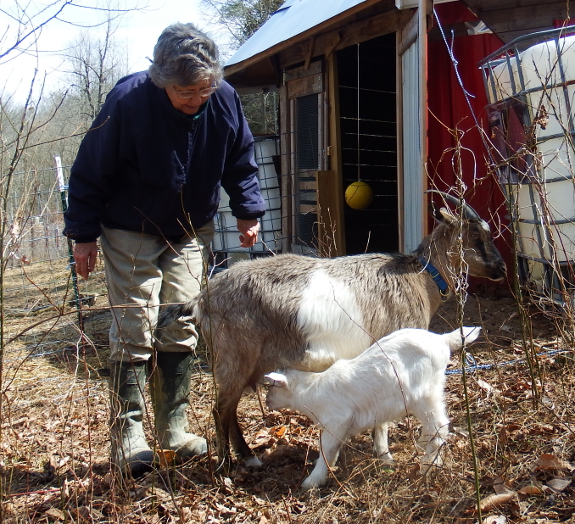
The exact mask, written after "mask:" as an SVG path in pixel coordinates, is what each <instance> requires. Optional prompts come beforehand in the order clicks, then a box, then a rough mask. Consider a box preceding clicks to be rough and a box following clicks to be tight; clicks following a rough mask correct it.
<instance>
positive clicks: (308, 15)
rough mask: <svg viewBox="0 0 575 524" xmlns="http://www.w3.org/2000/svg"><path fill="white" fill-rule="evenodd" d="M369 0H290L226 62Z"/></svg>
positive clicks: (246, 56)
mask: <svg viewBox="0 0 575 524" xmlns="http://www.w3.org/2000/svg"><path fill="white" fill-rule="evenodd" d="M365 1H366V0H287V1H286V2H284V3H283V4H282V6H281V7H280V8H279V9H278V10H277V11H276V12H275V13H274V14H273V15H272V16H271V17H270V18H269V19H268V20H267V22H266V23H265V24H264V25H262V26H261V27H260V28H259V29H258V30H257V31H256V32H255V33H254V34H253V35H252V36H251V37H250V38H249V39H248V40H247V41H246V42H245V43H244V44H243V45H242V46H241V47H240V48H239V49H238V50H237V51H236V52H235V53H234V55H233V56H232V57H231V58H230V59H229V60H228V61H227V62H226V67H229V66H231V65H234V64H238V63H240V62H243V61H244V60H247V59H249V58H251V57H253V56H256V55H258V54H259V53H262V52H263V51H266V50H267V49H271V48H272V47H274V46H275V45H277V44H280V43H281V42H285V41H286V40H289V39H290V38H293V37H294V36H297V35H299V34H301V33H303V32H305V31H307V30H309V29H311V28H313V27H315V26H317V25H319V24H321V23H322V22H325V21H326V20H329V19H330V18H333V17H334V16H337V15H339V14H341V13H343V12H344V11H347V10H348V9H351V8H352V7H355V6H356V5H358V4H362V3H364V2H365Z"/></svg>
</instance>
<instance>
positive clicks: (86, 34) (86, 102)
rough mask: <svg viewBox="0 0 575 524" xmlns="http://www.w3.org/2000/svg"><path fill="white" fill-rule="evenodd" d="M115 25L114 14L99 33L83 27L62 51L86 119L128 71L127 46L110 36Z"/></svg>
mask: <svg viewBox="0 0 575 524" xmlns="http://www.w3.org/2000/svg"><path fill="white" fill-rule="evenodd" d="M117 29H118V19H117V17H115V16H109V17H108V18H107V20H106V22H105V25H104V32H103V34H102V36H100V37H95V36H94V34H93V33H92V32H90V31H83V32H82V33H81V34H80V35H79V36H78V38H77V39H76V40H75V41H74V42H73V43H72V44H71V45H70V46H69V49H68V50H67V51H66V52H65V53H63V57H64V59H65V61H66V63H67V65H68V67H67V68H66V69H67V70H66V74H67V76H68V77H69V78H70V85H71V94H72V95H73V96H74V97H77V98H78V101H79V103H80V114H81V115H82V116H83V117H86V118H87V119H88V121H89V122H91V121H92V120H93V119H94V118H95V117H96V115H97V114H98V113H99V112H100V109H101V107H102V104H103V103H104V100H105V98H106V95H107V94H108V92H109V91H110V89H112V87H113V86H114V85H115V83H116V82H117V81H118V80H119V79H120V78H121V77H122V76H124V75H126V74H127V73H128V53H127V50H126V48H122V47H121V46H120V44H119V43H118V42H117V41H116V40H115V38H114V35H115V33H116V31H117Z"/></svg>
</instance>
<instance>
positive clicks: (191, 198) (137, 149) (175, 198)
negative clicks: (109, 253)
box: [64, 71, 265, 242]
mask: <svg viewBox="0 0 575 524" xmlns="http://www.w3.org/2000/svg"><path fill="white" fill-rule="evenodd" d="M257 171H258V168H257V165H256V164H255V162H254V157H253V137H252V134H251V132H250V130H249V128H248V125H247V122H246V120H245V118H244V115H243V111H242V108H241V105H240V100H239V97H238V95H237V93H236V92H235V90H234V89H233V88H232V87H231V86H230V85H229V84H227V83H226V82H222V85H221V86H220V87H219V88H218V90H217V91H216V92H215V93H214V94H212V95H211V97H210V98H209V99H208V101H207V102H206V103H205V104H204V105H203V106H202V107H201V108H200V110H199V111H198V113H197V114H196V115H185V114H184V113H182V112H180V111H177V110H176V109H174V107H173V106H172V103H171V102H170V99H169V98H168V95H167V94H166V92H165V90H164V89H160V88H158V87H156V86H155V85H154V84H153V82H152V81H151V79H150V77H149V75H148V73H147V72H145V71H144V72H141V73H135V74H133V75H130V76H127V77H125V78H123V79H121V80H120V81H119V82H118V83H117V84H116V86H115V87H114V89H112V91H110V93H109V94H108V96H107V98H106V102H105V103H104V105H103V106H102V110H101V111H100V114H99V115H98V116H97V117H96V119H95V120H94V123H93V124H92V127H91V130H90V131H89V132H88V133H87V134H86V136H85V137H84V139H83V140H82V144H81V145H80V149H79V151H78V155H77V157H76V160H75V162H74V165H73V166H72V170H71V174H70V182H69V190H68V209H67V210H66V212H65V213H64V220H65V223H66V227H65V230H64V234H65V235H67V236H68V237H70V238H72V239H74V240H76V241H78V242H91V241H94V240H96V238H98V237H99V236H100V224H103V225H104V226H106V227H109V228H114V229H126V230H129V231H143V232H146V233H151V234H157V235H163V236H165V237H168V238H179V237H182V236H183V235H184V234H185V232H186V231H188V232H189V231H191V230H192V227H191V226H193V228H200V227H201V226H203V225H204V224H206V223H207V222H208V221H209V220H211V219H212V218H213V216H214V215H215V213H216V211H217V208H218V203H219V191H220V185H222V186H223V187H224V189H225V190H226V192H227V193H228V195H229V196H230V207H231V209H232V214H233V215H234V216H235V217H236V218H241V219H253V218H258V217H261V216H262V215H263V214H264V212H265V203H264V201H263V198H262V195H261V193H260V188H259V183H258V179H257ZM190 224H191V226H190Z"/></svg>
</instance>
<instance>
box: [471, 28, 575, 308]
mask: <svg viewBox="0 0 575 524" xmlns="http://www.w3.org/2000/svg"><path fill="white" fill-rule="evenodd" d="M481 67H482V68H483V72H484V78H485V86H486V91H487V96H488V99H489V101H490V102H491V104H490V106H489V107H488V114H489V122H490V125H491V128H492V140H493V145H494V151H493V154H494V155H495V158H494V160H495V163H496V164H497V166H498V174H499V180H500V182H501V184H502V185H503V187H504V189H505V191H506V194H507V197H508V200H509V203H510V211H511V213H512V217H513V220H514V224H515V226H516V227H515V230H516V244H517V251H518V255H519V260H520V272H521V277H522V280H523V283H524V284H526V285H527V286H529V287H530V288H533V289H534V290H535V291H536V292H537V293H541V294H543V295H545V296H548V297H550V298H552V299H553V300H555V301H558V302H562V303H563V302H565V301H567V300H569V301H571V300H573V291H574V289H575V278H574V277H573V266H572V264H573V261H575V178H574V174H575V170H574V162H575V149H574V146H573V137H574V133H575V126H574V121H573V118H574V115H573V108H575V85H573V83H574V82H575V36H566V35H565V33H564V30H554V31H547V32H543V33H536V34H533V35H529V36H527V37H521V38H518V39H516V40H515V41H513V42H511V43H510V44H508V45H507V46H505V47H504V48H502V49H501V50H499V51H497V52H496V53H494V54H493V55H491V56H490V57H488V58H487V59H486V60H485V61H484V62H483V63H482V64H481Z"/></svg>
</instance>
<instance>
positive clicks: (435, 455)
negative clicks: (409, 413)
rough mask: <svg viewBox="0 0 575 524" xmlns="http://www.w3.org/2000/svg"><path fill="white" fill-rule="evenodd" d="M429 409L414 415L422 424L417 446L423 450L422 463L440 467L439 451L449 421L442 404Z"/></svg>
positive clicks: (446, 432)
mask: <svg viewBox="0 0 575 524" xmlns="http://www.w3.org/2000/svg"><path fill="white" fill-rule="evenodd" d="M429 408H430V409H428V410H425V411H424V412H421V413H414V415H415V416H416V417H417V418H418V419H419V421H420V422H421V424H422V430H421V437H419V440H418V444H419V445H420V446H421V447H422V448H423V449H424V450H425V455H424V456H423V458H422V462H423V463H424V464H435V465H436V466H440V465H441V464H442V462H443V461H442V459H441V457H440V455H439V450H440V448H441V446H442V445H443V443H444V442H445V439H446V438H447V435H448V433H449V419H448V418H447V414H446V412H445V406H444V405H443V403H441V404H434V405H433V406H429Z"/></svg>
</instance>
